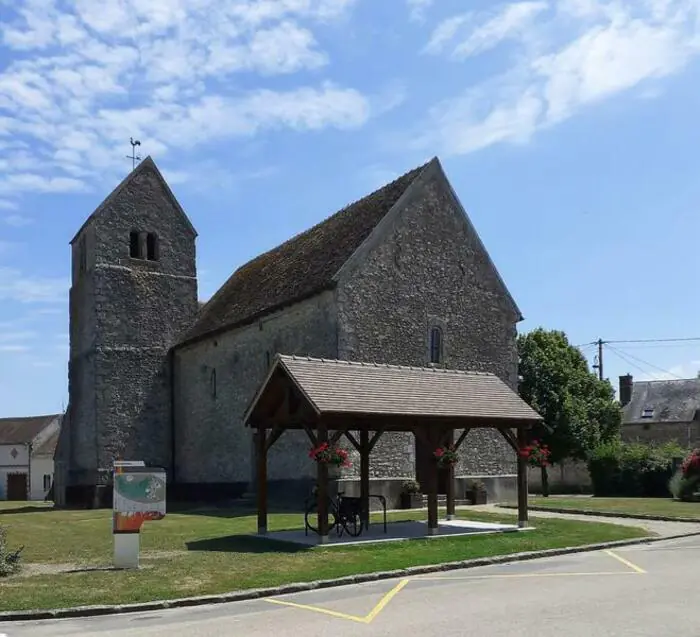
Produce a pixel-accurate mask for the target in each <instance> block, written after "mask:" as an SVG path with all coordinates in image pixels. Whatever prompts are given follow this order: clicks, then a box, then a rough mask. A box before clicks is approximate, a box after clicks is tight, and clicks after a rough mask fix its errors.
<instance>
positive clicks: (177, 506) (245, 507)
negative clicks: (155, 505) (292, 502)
mask: <svg viewBox="0 0 700 637" xmlns="http://www.w3.org/2000/svg"><path fill="white" fill-rule="evenodd" d="M168 512H169V513H178V514H180V515H204V516H207V517H214V518H245V517H249V516H253V515H256V514H257V512H258V509H257V507H256V506H255V505H252V504H246V503H240V502H235V501H234V502H230V503H225V504H204V505H202V504H200V505H196V504H187V503H172V504H169V505H168ZM268 513H269V515H275V514H279V513H282V514H286V513H299V514H300V515H303V514H304V508H303V507H294V506H284V505H278V506H276V505H274V504H272V505H270V506H269V508H268Z"/></svg>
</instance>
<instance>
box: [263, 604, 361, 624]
mask: <svg viewBox="0 0 700 637" xmlns="http://www.w3.org/2000/svg"><path fill="white" fill-rule="evenodd" d="M263 601H265V602H270V604H279V605H280V606H290V607H291V608H299V609H300V610H310V611H312V612H314V613H322V614H324V615H330V616H331V617H337V618H339V619H349V620H350V621H353V622H360V623H361V624H366V623H367V622H366V621H365V618H364V617H356V616H355V615H348V614H346V613H338V612H336V611H334V610H328V609H327V608H320V607H318V606H307V605H306V604H295V603H294V602H283V601H282V600H279V599H264V600H263Z"/></svg>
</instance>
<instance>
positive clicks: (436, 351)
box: [430, 327, 442, 364]
mask: <svg viewBox="0 0 700 637" xmlns="http://www.w3.org/2000/svg"><path fill="white" fill-rule="evenodd" d="M430 362H431V363H435V364H438V363H441V362H442V330H441V329H440V328H439V327H433V328H431V329H430Z"/></svg>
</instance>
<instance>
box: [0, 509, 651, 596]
mask: <svg viewBox="0 0 700 637" xmlns="http://www.w3.org/2000/svg"><path fill="white" fill-rule="evenodd" d="M25 506H26V505H25ZM15 507H19V505H17V504H15ZM424 516H425V511H407V512H405V513H403V512H402V513H396V514H392V515H391V518H392V519H394V520H406V519H424ZM462 516H464V517H468V518H469V519H473V520H485V521H499V520H500V521H506V522H512V521H513V514H512V513H511V512H507V513H504V514H503V515H500V514H499V515H493V514H487V513H477V512H462ZM110 522H111V517H110V512H109V511H53V510H48V509H46V508H42V507H37V506H29V507H27V509H26V510H25V511H21V508H20V511H19V512H12V511H11V508H10V507H9V506H8V505H5V506H4V507H0V523H1V524H3V525H4V526H5V527H6V528H7V529H8V540H9V544H10V547H15V546H19V545H21V544H24V545H25V547H26V548H25V551H24V552H23V556H24V562H25V564H27V567H26V569H28V570H29V571H30V572H37V571H39V572H41V574H36V575H32V576H24V575H20V576H13V577H11V578H5V579H0V610H19V609H29V608H56V607H64V606H76V605H88V604H104V603H108V604H111V603H129V602H143V601H150V600H154V599H165V598H173V597H186V596H192V595H207V594H215V593H222V592H227V591H233V590H240V589H246V588H256V587H265V586H274V585H279V584H284V583H290V582H299V581H306V580H314V579H326V578H333V577H341V576H345V575H353V574H358V573H365V572H372V571H381V570H391V569H397V568H405V567H408V566H414V565H423V564H434V563H440V562H450V561H455V560H464V559H469V558H476V557H484V556H492V555H501V554H509V553H517V552H520V551H531V550H537V549H548V548H557V547H564V546H574V545H583V544H591V543H596V542H604V541H611V540H622V539H628V538H634V537H643V536H645V535H647V533H646V532H645V531H644V530H643V529H639V528H631V527H622V526H616V525H611V524H598V523H591V522H583V523H582V522H577V521H571V520H557V519H541V520H534V525H536V527H537V528H536V529H535V530H534V531H529V532H526V533H511V534H502V535H481V536H473V537H461V538H444V539H439V540H413V541H406V542H391V543H385V544H379V545H374V546H361V547H345V548H318V547H317V548H298V547H295V546H291V545H288V544H280V543H275V542H270V541H265V540H260V539H257V538H251V537H242V534H245V533H250V532H252V531H253V530H254V529H255V527H256V518H255V515H254V514H251V513H250V511H247V512H239V513H236V512H235V511H216V510H209V511H200V512H197V513H194V512H191V513H187V512H180V513H172V514H169V515H168V516H167V517H166V518H165V520H162V521H160V522H152V523H149V524H146V526H145V529H144V531H143V532H142V534H141V540H142V544H141V557H142V568H141V569H140V570H139V571H90V572H76V573H66V572H62V573H57V572H56V569H58V568H62V569H66V568H69V567H68V566H67V565H71V564H72V565H75V566H78V565H82V566H84V565H94V566H100V565H103V566H106V565H109V564H110V561H111V551H112V536H111V532H110ZM301 523H302V516H301V515H300V514H275V515H271V516H270V530H271V531H273V530H281V529H285V528H297V527H299V526H300V524H301ZM25 573H26V570H25Z"/></svg>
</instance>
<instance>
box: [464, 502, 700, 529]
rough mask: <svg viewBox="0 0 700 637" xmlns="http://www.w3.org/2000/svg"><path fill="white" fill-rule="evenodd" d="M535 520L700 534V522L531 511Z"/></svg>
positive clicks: (492, 508)
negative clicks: (604, 524)
mask: <svg viewBox="0 0 700 637" xmlns="http://www.w3.org/2000/svg"><path fill="white" fill-rule="evenodd" d="M459 508H461V509H471V510H472V511H485V512H487V513H500V514H503V513H506V512H511V513H512V512H513V509H505V508H502V507H499V506H498V505H496V504H484V505H477V506H469V507H459ZM535 518H564V519H566V520H578V521H580V522H602V523H607V524H619V525H621V526H637V527H641V528H643V529H646V530H647V531H650V532H651V533H654V534H655V535H659V536H661V537H668V536H672V535H679V534H681V533H700V522H662V521H659V520H639V519H633V518H612V517H606V516H597V515H579V514H576V513H556V512H554V511H530V519H535Z"/></svg>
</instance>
